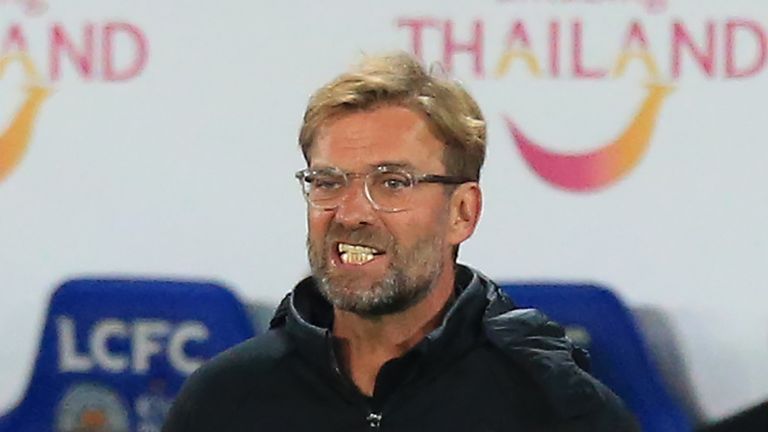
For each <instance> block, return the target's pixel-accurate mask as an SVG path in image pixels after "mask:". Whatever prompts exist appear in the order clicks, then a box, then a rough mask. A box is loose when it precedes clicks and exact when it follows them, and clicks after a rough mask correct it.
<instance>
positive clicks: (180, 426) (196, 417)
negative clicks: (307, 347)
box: [163, 330, 292, 432]
mask: <svg viewBox="0 0 768 432" xmlns="http://www.w3.org/2000/svg"><path fill="white" fill-rule="evenodd" d="M291 352H292V346H291V344H290V342H289V340H288V338H286V337H285V334H284V333H283V331H282V330H270V331H267V332H265V333H263V334H261V335H258V336H256V337H253V338H251V339H249V340H247V341H245V342H242V343H240V344H238V345H236V346H234V347H232V348H230V349H228V350H226V351H224V352H222V353H220V354H219V355H217V356H216V357H214V358H213V359H211V360H209V361H208V362H206V363H205V364H204V365H203V366H201V367H200V368H199V369H197V370H196V371H195V372H194V373H193V374H192V375H191V376H190V377H189V378H188V379H187V380H186V382H185V383H184V385H183V386H182V389H181V391H180V392H179V395H178V396H177V398H176V400H175V402H174V404H173V407H172V408H171V411H170V413H169V415H168V419H167V421H166V424H165V427H164V428H163V431H164V432H177V431H179V432H180V431H184V432H189V431H193V430H201V431H202V430H206V429H205V428H203V426H202V425H203V424H205V419H206V418H211V417H216V418H223V417H222V415H223V414H225V413H226V410H228V409H232V407H236V406H237V405H238V404H239V403H240V402H241V401H242V400H244V399H246V398H250V397H254V395H258V394H260V393H263V392H264V391H265V389H268V388H269V387H270V386H272V385H276V384H277V383H276V382H275V381H276V380H277V379H278V377H279V375H280V374H279V373H275V372H276V371H277V370H278V369H279V368H280V365H281V364H282V361H283V360H284V359H285V358H286V357H287V356H290V355H291ZM193 424H194V427H193V426H192V425H193Z"/></svg>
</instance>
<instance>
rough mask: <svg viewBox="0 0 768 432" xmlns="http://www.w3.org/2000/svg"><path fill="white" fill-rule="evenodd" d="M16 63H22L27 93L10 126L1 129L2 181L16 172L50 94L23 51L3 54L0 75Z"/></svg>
mask: <svg viewBox="0 0 768 432" xmlns="http://www.w3.org/2000/svg"><path fill="white" fill-rule="evenodd" d="M15 63H17V64H19V65H20V66H21V67H22V69H23V71H24V76H25V84H24V89H23V90H24V93H25V95H24V96H25V97H24V100H23V101H22V103H21V105H20V106H19V107H18V108H16V111H15V113H14V114H13V116H12V118H11V120H10V122H9V123H8V126H7V128H6V129H5V130H3V131H0V182H2V181H3V180H5V179H6V177H8V176H9V175H10V174H11V173H12V172H13V170H14V169H15V168H16V167H17V166H18V164H19V162H21V159H22V158H23V157H24V153H26V150H27V147H28V146H29V140H30V138H31V136H32V130H33V128H34V123H35V119H36V118H37V115H38V113H39V112H40V107H41V106H42V103H43V102H44V101H45V100H46V98H47V97H48V96H49V94H50V89H49V88H48V87H46V86H45V85H44V83H43V79H42V77H41V75H40V74H39V73H38V71H37V68H36V67H35V64H34V63H33V62H32V60H31V59H30V58H29V57H28V56H27V55H26V54H23V53H16V54H10V55H6V56H3V57H0V79H2V78H4V77H5V74H6V69H8V66H10V65H12V64H15ZM0 96H1V95H0Z"/></svg>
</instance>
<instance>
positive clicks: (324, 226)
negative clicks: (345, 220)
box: [307, 209, 333, 239]
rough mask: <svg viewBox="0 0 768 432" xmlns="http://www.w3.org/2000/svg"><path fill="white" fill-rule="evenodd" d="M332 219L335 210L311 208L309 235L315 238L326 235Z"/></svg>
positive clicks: (308, 225)
mask: <svg viewBox="0 0 768 432" xmlns="http://www.w3.org/2000/svg"><path fill="white" fill-rule="evenodd" d="M332 219H333V212H329V211H322V210H316V209H310V210H309V211H308V212H307V228H308V229H309V236H310V237H311V238H313V239H316V238H323V237H325V234H326V233H327V232H328V226H329V224H330V222H331V220H332Z"/></svg>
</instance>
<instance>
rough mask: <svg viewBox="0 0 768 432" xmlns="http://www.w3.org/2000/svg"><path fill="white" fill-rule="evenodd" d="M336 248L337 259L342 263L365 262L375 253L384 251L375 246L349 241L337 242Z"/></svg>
mask: <svg viewBox="0 0 768 432" xmlns="http://www.w3.org/2000/svg"><path fill="white" fill-rule="evenodd" d="M336 248H337V251H338V252H339V260H340V261H341V262H342V263H344V264H353V265H363V264H366V263H368V262H370V261H372V260H373V259H374V258H375V257H376V256H377V255H382V254H383V253H384V252H382V251H380V250H378V249H376V248H372V247H369V246H363V245H357V244H350V243H338V244H337V246H336Z"/></svg>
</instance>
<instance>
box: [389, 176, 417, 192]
mask: <svg viewBox="0 0 768 432" xmlns="http://www.w3.org/2000/svg"><path fill="white" fill-rule="evenodd" d="M383 184H384V187H385V188H387V189H391V190H398V189H405V188H407V187H409V186H410V185H411V182H409V181H408V179H405V178H397V177H393V178H392V177H391V178H387V179H384V182H383Z"/></svg>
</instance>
